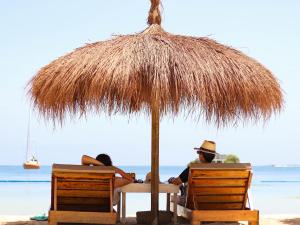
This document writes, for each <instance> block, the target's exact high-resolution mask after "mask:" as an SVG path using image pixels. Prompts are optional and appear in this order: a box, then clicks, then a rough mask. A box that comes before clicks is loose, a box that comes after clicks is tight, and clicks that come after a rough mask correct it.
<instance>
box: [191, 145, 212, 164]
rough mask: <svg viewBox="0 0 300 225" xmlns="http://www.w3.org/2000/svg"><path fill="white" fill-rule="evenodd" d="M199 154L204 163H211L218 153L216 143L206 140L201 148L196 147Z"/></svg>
mask: <svg viewBox="0 0 300 225" xmlns="http://www.w3.org/2000/svg"><path fill="white" fill-rule="evenodd" d="M195 149H196V150H197V153H198V155H199V160H200V161H201V162H203V163H205V162H206V163H211V162H212V161H213V159H214V158H215V155H216V143H215V142H213V141H207V140H205V141H204V142H203V144H202V145H201V147H200V148H195Z"/></svg>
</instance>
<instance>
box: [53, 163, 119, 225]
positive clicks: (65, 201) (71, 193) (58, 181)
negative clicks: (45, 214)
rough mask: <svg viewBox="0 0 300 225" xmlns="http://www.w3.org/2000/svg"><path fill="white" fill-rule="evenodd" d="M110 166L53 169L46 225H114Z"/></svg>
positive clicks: (56, 166) (112, 182)
mask: <svg viewBox="0 0 300 225" xmlns="http://www.w3.org/2000/svg"><path fill="white" fill-rule="evenodd" d="M114 178H115V171H114V170H113V168H112V167H102V166H93V167H92V166H79V165H59V164H54V165H53V167H52V181H51V209H50V211H49V220H48V221H49V225H56V224H57V223H72V224H74V223H84V224H116V218H117V216H116V213H115V212H114V210H113V190H114Z"/></svg>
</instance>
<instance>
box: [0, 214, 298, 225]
mask: <svg viewBox="0 0 300 225" xmlns="http://www.w3.org/2000/svg"><path fill="white" fill-rule="evenodd" d="M47 224H48V222H47V221H43V222H38V221H30V220H29V216H0V225H47ZM118 224H119V223H118ZM126 224H127V225H132V224H136V223H135V218H133V217H131V218H128V222H127V223H126ZM178 224H180V225H185V224H187V225H188V224H189V223H188V221H186V220H184V219H181V218H179V220H178ZM218 224H222V223H209V225H218ZM238 224H239V223H226V225H238ZM242 224H245V223H242ZM260 225H300V214H299V215H287V214H283V215H278V214H277V215H261V217H260Z"/></svg>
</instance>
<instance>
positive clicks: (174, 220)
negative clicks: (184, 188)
mask: <svg viewBox="0 0 300 225" xmlns="http://www.w3.org/2000/svg"><path fill="white" fill-rule="evenodd" d="M173 198H174V199H173V201H174V204H173V205H174V213H173V223H174V225H176V224H177V193H174V194H173Z"/></svg>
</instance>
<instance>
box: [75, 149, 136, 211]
mask: <svg viewBox="0 0 300 225" xmlns="http://www.w3.org/2000/svg"><path fill="white" fill-rule="evenodd" d="M81 164H82V165H87V166H111V167H113V169H114V170H115V173H116V174H119V175H120V176H121V177H119V176H118V177H116V178H115V185H114V199H113V204H114V205H116V204H117V203H118V202H119V195H118V188H120V187H122V186H124V185H126V184H129V183H132V182H134V179H133V177H132V176H131V175H129V174H127V173H125V172H124V171H123V170H121V169H119V168H118V167H115V166H113V164H112V161H111V158H110V156H109V155H107V154H99V155H98V156H97V157H96V158H93V157H90V156H88V155H83V156H82V157H81Z"/></svg>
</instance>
